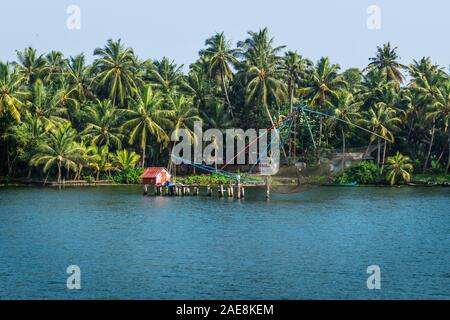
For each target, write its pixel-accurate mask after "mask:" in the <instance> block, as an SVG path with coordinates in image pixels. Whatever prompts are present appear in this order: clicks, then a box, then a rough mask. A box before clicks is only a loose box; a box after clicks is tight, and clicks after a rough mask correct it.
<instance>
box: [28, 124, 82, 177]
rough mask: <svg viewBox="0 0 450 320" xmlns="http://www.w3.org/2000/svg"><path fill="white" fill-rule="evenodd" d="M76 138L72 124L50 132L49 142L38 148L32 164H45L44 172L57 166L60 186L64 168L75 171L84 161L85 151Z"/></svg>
mask: <svg viewBox="0 0 450 320" xmlns="http://www.w3.org/2000/svg"><path fill="white" fill-rule="evenodd" d="M75 137H76V131H75V130H74V129H73V128H72V126H71V125H70V124H65V125H61V126H59V127H56V128H54V129H52V130H50V131H49V133H48V140H47V141H45V142H43V143H42V144H41V145H39V146H38V147H37V153H36V154H35V155H33V157H32V158H31V160H30V164H31V165H34V166H39V165H41V164H43V165H44V168H43V170H44V172H47V171H48V170H49V169H51V168H52V167H53V166H55V165H56V167H57V173H58V176H57V177H58V178H57V182H58V183H59V184H60V183H61V169H62V167H65V168H66V170H67V172H69V171H70V170H74V171H75V170H76V168H77V162H78V161H80V160H81V159H82V154H83V151H84V150H83V149H82V148H81V147H80V146H79V145H78V144H77V143H76V142H75Z"/></svg>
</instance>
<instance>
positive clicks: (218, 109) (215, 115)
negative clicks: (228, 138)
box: [202, 102, 233, 129]
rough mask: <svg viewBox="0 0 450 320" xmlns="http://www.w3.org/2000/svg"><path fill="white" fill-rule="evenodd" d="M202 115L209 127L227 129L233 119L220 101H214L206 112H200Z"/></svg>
mask: <svg viewBox="0 0 450 320" xmlns="http://www.w3.org/2000/svg"><path fill="white" fill-rule="evenodd" d="M202 117H203V119H204V121H205V122H206V124H207V125H208V126H209V127H210V128H215V129H228V128H231V126H232V124H233V121H232V119H231V117H230V115H229V113H228V112H226V111H225V108H224V106H223V105H222V104H220V103H217V102H216V103H214V104H213V105H212V106H211V107H210V108H209V111H208V112H202Z"/></svg>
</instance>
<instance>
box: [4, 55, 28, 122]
mask: <svg viewBox="0 0 450 320" xmlns="http://www.w3.org/2000/svg"><path fill="white" fill-rule="evenodd" d="M23 81H24V78H23V77H22V76H20V75H19V74H17V73H14V72H13V70H12V68H11V65H10V64H9V63H3V62H1V61H0V114H5V113H7V114H10V115H11V117H12V118H14V119H15V120H16V121H17V122H20V109H21V107H22V106H23V104H24V100H25V98H26V97H27V95H28V94H27V92H26V91H25V90H24V89H23V88H22V83H23Z"/></svg>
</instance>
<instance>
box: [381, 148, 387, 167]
mask: <svg viewBox="0 0 450 320" xmlns="http://www.w3.org/2000/svg"><path fill="white" fill-rule="evenodd" d="M387 144H388V143H387V141H386V140H385V141H384V148H383V161H382V162H381V172H383V169H384V161H385V159H386V147H387Z"/></svg>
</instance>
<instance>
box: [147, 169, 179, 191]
mask: <svg viewBox="0 0 450 320" xmlns="http://www.w3.org/2000/svg"><path fill="white" fill-rule="evenodd" d="M171 178H172V176H171V175H170V173H169V172H168V171H167V170H166V168H164V167H150V168H147V169H145V171H144V173H143V174H142V184H144V185H152V186H157V187H160V186H162V185H164V184H165V183H166V182H168V181H170V180H171Z"/></svg>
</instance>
